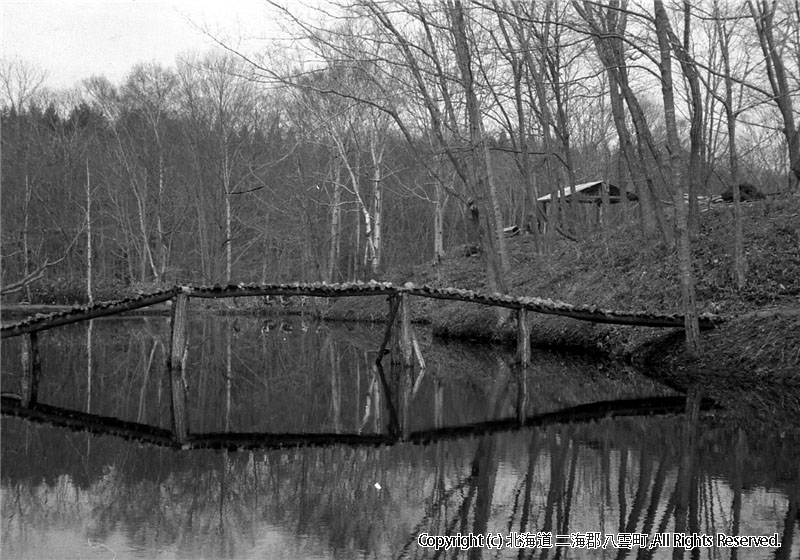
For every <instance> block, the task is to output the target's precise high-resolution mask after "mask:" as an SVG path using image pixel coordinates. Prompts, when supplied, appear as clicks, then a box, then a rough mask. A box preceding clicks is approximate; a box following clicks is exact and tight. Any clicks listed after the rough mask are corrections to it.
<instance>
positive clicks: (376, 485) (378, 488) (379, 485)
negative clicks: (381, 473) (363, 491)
mask: <svg viewBox="0 0 800 560" xmlns="http://www.w3.org/2000/svg"><path fill="white" fill-rule="evenodd" d="M375 489H376V490H380V489H381V483H380V482H376V483H375Z"/></svg>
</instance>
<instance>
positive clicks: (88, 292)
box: [86, 158, 94, 305]
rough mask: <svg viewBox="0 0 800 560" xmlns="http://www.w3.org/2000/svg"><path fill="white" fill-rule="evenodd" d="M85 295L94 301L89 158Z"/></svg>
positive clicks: (87, 169) (87, 163)
mask: <svg viewBox="0 0 800 560" xmlns="http://www.w3.org/2000/svg"><path fill="white" fill-rule="evenodd" d="M86 297H87V298H88V299H89V304H90V305H91V304H92V303H94V294H93V292H92V186H91V182H90V180H89V158H86Z"/></svg>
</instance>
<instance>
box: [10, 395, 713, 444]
mask: <svg viewBox="0 0 800 560" xmlns="http://www.w3.org/2000/svg"><path fill="white" fill-rule="evenodd" d="M389 396H391V395H389ZM686 402H687V399H686V397H651V398H644V399H628V400H619V401H603V402H597V403H591V404H584V405H579V406H574V407H569V408H565V409H563V410H559V411H556V412H549V413H546V414H537V415H533V416H527V417H525V418H524V419H523V421H522V422H520V419H519V418H518V417H514V418H502V419H498V420H488V421H485V422H475V423H471V424H464V425H461V426H447V427H443V428H434V429H429V430H420V431H415V432H408V433H405V434H402V433H401V432H399V431H391V430H390V431H389V433H386V434H340V433H317V434H308V433H300V434H271V433H263V434H262V433H246V432H238V433H235V432H225V433H208V434H188V436H187V437H186V439H185V440H183V441H179V440H177V439H176V438H175V437H174V434H173V432H171V431H170V430H165V429H163V428H157V427H155V426H150V425H148V424H140V423H137V422H126V421H124V420H120V419H118V418H112V417H108V416H101V415H97V414H88V413H86V412H80V411H76V410H69V409H64V408H59V407H55V406H49V405H45V404H34V405H32V406H31V405H27V406H26V405H24V404H23V403H22V400H21V399H18V398H16V397H10V396H5V395H4V396H3V397H2V410H3V414H4V415H8V416H16V417H18V418H24V419H26V420H30V421H32V422H40V423H46V424H50V425H54V426H60V427H65V428H69V429H71V430H74V431H82V432H89V433H93V434H102V435H112V436H117V437H122V438H125V439H129V440H135V441H139V442H141V443H148V444H151V445H158V446H163V447H172V448H175V449H227V450H230V451H236V450H241V449H278V448H285V447H323V446H331V445H349V446H352V447H364V446H366V447H371V446H376V445H392V444H395V443H399V442H409V443H417V444H429V443H434V442H437V441H443V440H450V439H458V438H466V437H475V436H481V435H487V434H493V433H499V432H508V431H513V430H518V429H520V428H521V427H541V426H549V425H554V424H564V423H575V422H595V421H598V420H602V419H604V418H614V417H629V416H654V415H663V414H682V413H684V412H685V411H686ZM714 406H715V405H714V403H713V402H712V401H710V400H704V401H703V403H702V405H701V409H702V410H710V409H712V408H714Z"/></svg>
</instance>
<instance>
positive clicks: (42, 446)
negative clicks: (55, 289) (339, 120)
mask: <svg viewBox="0 0 800 560" xmlns="http://www.w3.org/2000/svg"><path fill="white" fill-rule="evenodd" d="M142 323H143V328H141V329H138V330H136V331H135V332H130V329H129V325H126V324H125V323H124V322H119V323H114V322H111V321H109V322H101V323H100V324H102V325H103V328H102V329H97V328H96V329H95V330H94V333H93V335H92V336H93V344H92V355H91V356H90V357H88V358H87V355H86V348H85V347H81V346H80V345H77V346H76V345H75V344H74V340H73V339H72V338H70V336H74V334H75V333H73V334H72V335H70V333H69V331H66V330H65V332H64V333H63V334H55V333H56V332H57V331H54V332H53V335H52V336H51V335H50V333H48V338H47V339H46V340H45V342H44V343H43V344H49V345H51V347H50V349H51V350H54V351H60V352H62V354H61V356H60V359H59V363H56V361H55V360H54V359H53V358H52V355H53V352H48V351H47V350H46V349H43V358H44V357H47V356H50V357H49V358H46V359H48V360H51V361H50V363H49V364H43V372H44V373H43V386H42V390H41V393H42V394H43V395H44V396H45V398H47V399H49V402H53V403H63V404H65V405H72V406H77V407H78V408H80V409H83V408H85V407H87V406H88V407H89V408H91V411H92V412H95V413H106V414H109V415H113V416H117V417H120V418H129V419H132V420H137V421H144V422H149V423H153V424H155V425H169V422H168V418H169V406H168V398H169V397H168V394H169V393H168V391H167V386H166V385H165V382H164V380H163V375H162V368H163V361H164V359H165V358H164V355H163V348H164V341H165V336H166V335H167V331H166V328H165V326H166V325H165V324H164V322H163V320H161V319H148V320H145V321H142ZM304 325H305V326H304ZM76 332H77V331H76ZM78 334H79V335H80V339H81V340H86V338H85V336H86V332H85V330H84V331H82V332H81V333H78ZM370 336H373V337H374V340H372V339H370V338H369V337H370ZM43 338H45V337H43ZM365 341H366V342H365ZM379 343H380V331H374V332H372V331H363V330H358V329H353V332H351V333H349V334H345V335H344V336H342V334H341V333H334V332H332V331H331V330H330V329H328V328H327V327H325V326H324V325H318V324H316V325H315V324H311V323H302V322H298V321H296V320H295V321H286V322H284V323H281V322H276V323H274V324H270V325H267V324H266V323H265V322H264V320H256V319H243V318H230V319H226V320H224V321H220V320H219V319H218V318H215V319H214V320H213V321H212V320H200V321H198V322H197V323H196V324H194V325H193V330H192V335H191V337H190V349H189V356H190V366H189V371H190V372H191V375H190V405H191V407H192V408H191V411H190V413H191V416H192V417H191V428H190V429H191V430H192V431H194V432H200V431H204V430H215V429H216V430H220V431H222V430H229V429H242V428H244V427H246V428H247V429H250V430H253V431H257V430H259V429H261V430H264V431H271V432H277V431H280V430H281V429H292V428H293V429H295V430H298V431H299V430H300V429H308V430H317V431H331V432H339V431H341V432H351V433H379V432H381V431H383V430H385V429H386V427H387V421H388V419H387V414H384V412H385V411H386V410H387V403H386V402H385V401H386V392H382V390H381V382H380V381H379V379H378V377H376V375H377V374H376V370H375V369H374V368H372V367H371V364H372V363H373V362H374V357H375V356H374V354H370V352H371V350H370V349H374V348H377V347H378V345H379ZM423 346H424V349H423V351H424V352H425V354H426V361H427V362H428V368H427V370H428V371H427V374H426V376H425V377H423V378H419V379H421V381H420V382H419V383H416V384H413V385H412V384H411V383H410V382H409V379H407V378H403V377H402V376H398V372H397V370H395V371H392V370H391V369H390V370H389V371H388V372H387V376H388V379H389V382H388V384H389V385H390V391H389V392H390V393H393V394H394V395H395V397H396V398H399V399H400V401H399V403H398V408H399V409H400V410H402V411H403V412H402V416H403V421H404V426H403V427H404V428H405V430H410V429H424V428H429V427H435V428H438V427H442V426H447V425H451V426H452V425H459V424H465V423H470V422H480V421H485V420H491V419H495V418H498V417H502V418H505V417H515V415H516V416H517V417H518V418H524V417H525V416H526V414H528V415H531V414H537V413H545V412H549V411H553V410H557V409H559V408H562V407H564V406H570V405H575V404H579V403H585V402H593V401H596V400H598V399H601V398H606V399H613V398H624V397H630V396H635V395H639V394H648V395H652V394H668V393H669V391H667V390H664V389H661V388H658V387H656V386H654V385H653V384H652V382H649V381H648V380H646V379H643V378H641V377H639V376H636V375H635V374H634V373H632V372H631V371H630V370H626V369H624V368H621V369H610V368H608V366H607V365H606V364H602V363H598V362H593V361H588V360H587V361H581V360H572V361H569V360H568V359H567V358H565V357H563V356H558V355H543V356H537V358H536V360H535V363H534V366H533V367H532V368H530V370H529V372H528V373H527V374H526V375H525V376H524V377H520V374H519V372H518V371H517V370H516V369H515V367H514V366H513V364H512V363H511V360H510V359H509V357H508V355H507V354H506V352H505V351H504V350H502V349H496V350H490V351H483V352H471V351H469V350H468V349H466V348H465V347H463V346H455V345H447V346H444V345H437V344H434V343H433V342H432V341H430V340H429V339H427V340H423ZM6 348H7V347H6V346H5V345H4V355H3V383H4V388H5V387H7V386H8V385H7V382H8V380H9V379H11V382H12V383H13V382H14V375H15V373H14V372H15V370H14V367H15V366H13V364H9V368H8V369H7V368H6V365H7V362H6V359H7V352H5V350H6ZM373 351H374V350H373ZM87 360H92V364H93V367H91V368H90V367H89V365H88V362H87ZM123 364H124V366H123ZM48 368H49V369H48ZM48 371H51V372H52V371H57V372H63V374H62V375H54V374H52V373H48ZM87 372H88V374H89V375H87ZM89 383H91V384H92V385H91V391H92V393H91V395H92V397H91V402H90V403H88V405H87V402H88V401H87V391H88V389H89ZM415 389H416V390H415ZM689 403H690V406H689V414H686V415H685V416H683V417H665V418H618V419H611V418H609V419H603V420H600V421H597V422H594V423H589V424H573V425H569V424H566V425H553V426H548V427H546V428H535V429H534V428H528V429H524V430H521V431H519V432H512V433H501V434H494V435H483V436H480V437H478V438H474V439H467V438H463V439H454V440H448V441H438V442H437V443H434V444H432V445H428V446H421V445H410V444H401V445H397V446H394V447H382V448H358V449H353V448H347V447H341V446H339V447H331V448H326V449H294V450H282V451H269V452H265V451H254V452H242V453H223V452H212V451H192V452H173V451H171V450H165V449H157V448H152V447H137V446H136V445H135V444H134V445H132V444H130V443H127V442H123V441H118V440H115V439H112V438H103V437H93V436H87V435H84V434H73V433H64V432H61V431H58V430H55V429H53V428H48V427H39V426H33V425H29V424H26V423H24V422H21V421H18V420H16V419H8V420H4V422H3V425H2V432H3V433H2V436H3V447H2V492H3V503H2V512H3V520H4V523H3V535H2V536H3V539H2V540H3V550H4V551H8V550H11V548H9V547H12V546H14V543H16V542H19V541H20V540H21V539H24V538H25V535H30V534H32V533H33V532H35V531H46V530H47V529H48V528H49V527H55V526H58V527H68V528H70V529H71V530H73V531H75V532H79V533H80V534H82V535H85V536H86V538H88V539H91V540H92V541H93V542H101V543H102V542H109V541H110V540H111V539H112V538H114V537H115V536H118V535H119V534H122V535H124V538H125V540H126V541H127V542H128V543H129V545H130V547H131V548H134V549H136V550H144V551H163V550H168V549H171V550H180V551H181V553H182V554H186V555H191V556H205V557H233V556H242V555H247V554H248V552H247V551H252V550H262V549H263V547H264V546H266V545H265V542H266V541H265V539H272V540H270V541H269V542H270V543H273V544H270V545H269V546H274V542H275V539H277V538H278V536H280V538H282V539H284V540H288V541H290V542H291V543H293V546H304V547H307V548H308V549H309V550H313V551H315V553H321V554H324V555H330V556H341V557H351V556H353V555H358V554H367V555H369V556H377V557H387V556H408V557H428V556H430V557H435V556H437V554H436V552H434V551H432V550H423V549H420V548H418V546H417V544H416V536H417V535H418V534H419V533H422V532H427V533H429V534H453V533H456V532H462V533H468V532H477V533H485V532H487V531H491V532H500V533H503V534H506V533H508V532H510V531H517V532H535V531H551V532H553V534H554V535H555V534H568V533H570V532H574V531H581V532H586V531H601V532H604V533H619V532H626V533H633V532H642V533H646V534H651V533H655V532H664V531H671V530H680V529H681V528H683V529H684V530H685V531H687V532H700V533H713V532H716V531H725V532H730V533H733V532H736V531H739V532H741V533H742V534H771V533H774V532H776V531H777V532H779V533H782V539H783V542H784V543H785V544H787V545H788V544H791V542H792V537H795V538H796V534H797V529H796V518H797V511H798V503H800V497H798V492H800V490H798V488H799V487H800V482H799V481H798V477H799V476H800V473H798V469H797V464H798V463H800V461H799V460H798V449H800V442H797V441H791V440H789V439H787V438H783V439H782V438H780V437H777V436H775V435H774V434H765V435H763V436H761V437H757V436H754V435H753V434H745V433H744V432H738V431H731V430H728V429H727V428H725V427H718V426H713V425H711V424H709V420H708V419H704V420H701V419H700V417H699V416H698V415H697V414H696V409H695V408H694V406H695V404H697V401H696V400H694V399H689ZM518 408H521V409H522V410H523V411H524V412H525V414H522V413H520V411H519V410H517V409H518ZM700 423H702V424H703V429H702V430H701V429H700V427H699V426H700ZM766 503H770V504H775V506H774V507H773V509H771V510H770V509H767V508H765V507H763V505H764V504H766ZM8 543H11V544H8ZM259 547H261V548H259ZM789 550H790V549H789V548H787V547H784V548H783V549H781V550H780V551H779V552H778V553H777V557H779V558H780V557H787V558H788V555H789ZM567 552H568V549H552V550H549V551H530V550H521V551H516V550H513V551H509V550H506V551H504V552H503V554H502V555H503V556H508V557H520V558H523V557H540V558H542V559H545V558H559V557H561V556H567ZM581 552H582V554H581V556H585V555H590V556H591V555H594V556H600V555H601V552H602V551H581ZM654 552H655V551H647V550H636V549H634V550H633V551H626V550H620V551H619V552H618V553H617V552H616V551H615V554H614V555H616V556H617V557H619V558H622V557H625V556H629V557H630V556H633V555H634V554H635V555H636V556H637V558H649V557H651V556H652V555H653V553H654ZM662 552H663V551H662ZM679 552H680V551H677V552H676V555H678V553H679ZM697 554H698V553H697V552H695V553H692V556H696V555H697ZM482 555H486V556H487V557H488V556H491V555H490V554H488V552H487V551H483V550H479V549H474V550H471V551H469V552H468V553H466V552H465V553H464V554H463V555H462V556H465V557H466V556H471V557H480V556H482ZM447 556H452V552H451V553H448V554H447ZM606 556H608V552H606ZM731 556H735V554H732V555H731Z"/></svg>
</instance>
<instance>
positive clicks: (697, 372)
mask: <svg viewBox="0 0 800 560" xmlns="http://www.w3.org/2000/svg"><path fill="white" fill-rule="evenodd" d="M744 237H745V252H746V256H747V262H748V272H747V278H748V285H747V287H746V288H745V289H743V290H737V289H736V288H735V287H734V283H733V273H732V260H733V257H732V254H733V209H732V208H731V207H724V206H723V207H716V208H712V209H711V210H709V211H706V212H704V213H703V214H702V217H701V226H700V231H699V233H698V235H697V236H696V238H695V239H694V242H693V256H694V263H695V274H696V278H695V282H696V289H697V301H698V306H699V311H700V312H706V311H707V312H712V313H719V314H722V315H724V316H726V317H730V318H731V320H730V321H728V322H727V323H725V324H724V325H723V326H721V327H720V328H718V329H716V330H714V331H712V332H706V333H704V334H703V354H702V355H701V356H700V358H699V359H697V360H690V359H689V358H688V357H687V356H686V355H685V354H684V353H683V344H682V331H677V332H672V333H670V332H665V329H652V328H641V327H625V326H615V325H601V324H592V323H586V322H580V321H575V320H571V319H565V318H558V317H553V316H547V315H534V316H533V319H532V321H533V324H532V328H531V332H532V335H531V337H532V343H533V344H535V345H539V346H557V347H571V348H576V347H577V348H581V349H584V350H588V351H591V352H602V353H604V354H609V355H612V356H616V357H624V358H630V359H635V360H636V361H637V362H638V363H640V364H642V365H643V366H644V369H645V370H646V372H647V373H649V374H651V375H653V376H655V377H660V378H662V379H664V380H665V381H668V382H669V383H671V384H672V385H674V386H676V387H679V388H684V389H685V388H687V387H689V386H690V385H692V384H700V385H702V386H703V387H704V390H705V392H706V393H708V394H711V395H713V396H716V397H718V398H720V399H722V400H723V401H724V402H725V404H728V405H731V404H735V403H741V406H740V407H739V408H740V410H741V411H742V412H746V415H751V416H754V417H761V416H763V417H765V418H766V417H769V418H773V419H774V418H777V417H779V416H780V413H781V411H783V412H786V413H787V414H790V413H792V412H793V413H796V412H797V410H800V315H798V314H797V313H798V310H800V199H798V198H797V197H792V198H788V199H775V200H767V201H760V202H756V203H751V204H747V205H745V207H744ZM508 241H509V248H510V257H511V263H512V268H511V273H510V275H509V277H508V284H509V287H510V291H511V293H512V294H514V295H519V296H523V295H525V296H537V297H544V298H552V299H556V300H562V301H566V302H569V303H574V304H588V305H592V304H593V305H597V306H598V307H603V308H609V309H616V310H629V311H660V312H680V311H681V309H680V308H681V301H680V285H679V275H678V264H677V259H676V258H675V255H672V254H667V253H666V252H665V251H664V249H663V248H662V247H661V245H660V243H659V240H658V239H657V238H652V239H644V240H643V237H642V234H641V232H639V231H637V230H635V227H634V226H620V227H617V228H615V229H613V230H611V231H609V232H608V234H607V236H604V235H603V232H602V230H597V231H596V232H595V233H594V234H593V235H590V236H586V237H585V238H584V239H582V240H581V241H579V242H570V241H567V240H561V241H559V242H558V243H557V246H556V247H555V249H554V250H553V251H552V252H551V253H550V254H548V255H537V254H536V252H535V251H534V245H533V240H532V238H531V237H529V236H518V237H514V238H510V239H509V240H508ZM459 253H460V254H459ZM466 253H467V251H459V252H453V254H451V255H450V256H449V257H448V258H447V259H446V260H445V261H444V262H443V263H442V264H441V265H440V266H437V267H434V266H431V265H423V266H418V267H416V268H415V269H414V270H413V272H412V277H411V278H408V277H407V276H406V277H402V278H400V277H397V278H391V279H392V280H394V281H400V282H405V281H408V280H411V281H413V282H415V283H417V284H431V285H434V286H455V287H460V288H468V289H477V290H484V289H485V276H484V274H483V271H482V265H481V260H480V257H478V256H466ZM415 306H416V307H415V315H416V317H417V319H418V320H421V321H424V322H429V323H430V324H431V325H432V328H433V331H434V333H435V334H437V335H439V336H446V337H458V338H466V339H484V340H485V339H492V340H500V341H512V340H514V336H515V335H514V332H513V328H512V327H506V328H498V326H497V317H496V315H495V314H494V313H493V312H492V311H491V310H490V309H488V308H486V307H482V306H479V305H468V304H467V305H465V304H456V303H452V302H440V301H434V300H421V299H418V300H415ZM385 308H386V304H385V301H384V299H383V298H375V299H374V300H373V301H368V300H367V299H366V298H364V299H362V298H355V299H354V300H353V301H346V302H344V301H342V302H336V303H334V305H333V307H332V309H331V315H332V316H335V317H339V318H347V319H366V320H370V319H374V318H376V317H380V316H381V315H385ZM754 389H757V390H756V391H754ZM776 412H777V413H778V415H777V416H776V414H775V413H776ZM743 417H744V415H743Z"/></svg>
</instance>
